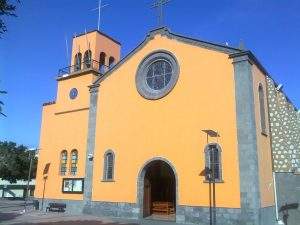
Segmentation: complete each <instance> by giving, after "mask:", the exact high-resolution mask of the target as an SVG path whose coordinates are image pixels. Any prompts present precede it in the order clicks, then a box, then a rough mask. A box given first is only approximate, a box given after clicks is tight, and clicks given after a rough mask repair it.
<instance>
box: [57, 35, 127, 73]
mask: <svg viewBox="0 0 300 225" xmlns="http://www.w3.org/2000/svg"><path fill="white" fill-rule="evenodd" d="M120 56H121V44H120V43H119V42H118V41H116V40H115V39H113V38H112V37H110V36H108V35H106V34H104V33H102V32H100V31H98V30H94V31H90V32H86V33H83V34H80V35H77V36H74V37H73V45H72V54H71V62H70V65H69V66H68V67H66V68H63V69H61V70H60V71H59V77H62V76H63V77H66V76H68V75H72V74H74V73H75V74H77V75H78V74H79V73H81V72H84V73H86V72H87V71H90V70H93V71H95V72H98V74H100V75H102V74H104V73H106V72H107V71H108V70H109V69H110V68H111V67H112V63H113V64H115V63H117V62H119V61H120ZM112 59H113V62H112Z"/></svg>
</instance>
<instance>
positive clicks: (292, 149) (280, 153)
mask: <svg viewBox="0 0 300 225" xmlns="http://www.w3.org/2000/svg"><path fill="white" fill-rule="evenodd" d="M267 84H268V104H269V113H270V116H269V118H270V130H271V137H272V152H273V162H274V170H275V172H294V170H295V169H296V168H300V120H299V112H297V109H296V108H295V107H294V106H293V104H292V103H291V102H290V101H289V100H288V98H287V97H286V96H285V94H284V93H283V92H282V91H278V90H276V83H275V82H274V81H273V80H272V79H271V78H269V77H268V78H267Z"/></svg>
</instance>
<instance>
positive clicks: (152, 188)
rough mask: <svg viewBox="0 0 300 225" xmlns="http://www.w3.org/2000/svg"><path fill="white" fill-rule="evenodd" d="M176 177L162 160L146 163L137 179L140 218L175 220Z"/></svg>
mask: <svg viewBox="0 0 300 225" xmlns="http://www.w3.org/2000/svg"><path fill="white" fill-rule="evenodd" d="M176 182H177V176H176V172H175V170H174V168H173V167H172V165H171V164H170V163H169V162H168V161H167V160H164V159H153V160H151V161H150V162H148V163H146V165H145V166H144V168H143V169H142V171H141V173H140V177H139V196H138V198H139V205H140V214H141V215H140V217H142V218H145V217H150V218H152V219H156V218H157V219H166V220H175V214H176V203H177V202H176V196H177V185H176Z"/></svg>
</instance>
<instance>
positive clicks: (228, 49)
mask: <svg viewBox="0 0 300 225" xmlns="http://www.w3.org/2000/svg"><path fill="white" fill-rule="evenodd" d="M157 34H160V35H162V36H167V37H169V38H170V39H176V40H178V41H181V42H183V43H186V44H191V45H195V46H198V47H202V48H206V49H211V50H214V51H219V52H223V53H226V54H235V53H240V52H242V50H240V49H238V48H233V47H229V46H226V45H222V44H215V43H211V42H207V41H201V40H198V39H194V38H190V37H185V36H182V35H178V34H174V33H172V32H170V30H169V29H168V28H167V27H161V28H157V29H154V30H151V31H150V32H149V33H148V35H147V36H146V38H145V39H144V40H143V41H142V42H141V43H140V44H139V45H138V46H137V47H136V48H134V49H133V50H132V51H131V52H129V53H128V54H127V55H126V56H125V57H124V58H122V59H121V60H120V61H119V62H118V63H117V64H116V65H115V66H114V67H113V68H111V69H110V70H109V71H107V72H106V73H105V74H104V75H102V76H101V77H99V78H98V79H97V80H96V81H95V82H94V83H93V85H91V86H96V85H97V84H99V83H100V82H101V81H102V80H104V79H105V78H106V77H108V76H109V75H110V74H111V73H113V71H115V70H116V69H118V68H119V67H120V66H121V65H122V64H123V63H124V62H126V61H127V60H128V59H129V58H131V56H133V55H134V54H135V53H136V52H137V51H139V50H140V49H141V48H142V47H144V46H145V45H146V44H147V43H148V42H149V41H150V40H152V39H153V38H154V36H155V35H157Z"/></svg>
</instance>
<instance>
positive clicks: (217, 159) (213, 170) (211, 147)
mask: <svg viewBox="0 0 300 225" xmlns="http://www.w3.org/2000/svg"><path fill="white" fill-rule="evenodd" d="M205 167H206V168H207V169H209V173H206V176H205V178H206V180H207V181H209V180H210V179H211V180H213V178H214V179H215V181H216V182H221V181H222V164H221V148H220V146H219V145H218V144H208V145H207V146H206V148H205Z"/></svg>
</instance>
